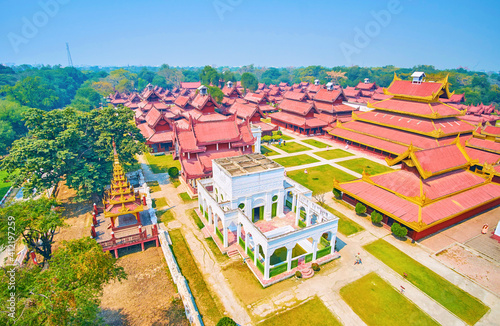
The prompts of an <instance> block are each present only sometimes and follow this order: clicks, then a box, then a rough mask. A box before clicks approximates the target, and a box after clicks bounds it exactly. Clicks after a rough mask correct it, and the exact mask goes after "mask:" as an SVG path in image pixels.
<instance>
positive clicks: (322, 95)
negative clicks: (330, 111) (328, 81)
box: [313, 88, 347, 103]
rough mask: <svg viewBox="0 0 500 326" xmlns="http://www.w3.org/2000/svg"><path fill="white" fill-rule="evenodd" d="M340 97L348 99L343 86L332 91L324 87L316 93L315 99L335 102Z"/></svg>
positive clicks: (344, 99) (343, 99)
mask: <svg viewBox="0 0 500 326" xmlns="http://www.w3.org/2000/svg"><path fill="white" fill-rule="evenodd" d="M339 98H340V99H342V101H347V99H346V98H345V96H344V92H343V91H342V89H341V88H340V89H334V90H331V91H329V90H327V89H326V88H322V89H320V90H319V91H318V92H317V93H316V95H314V97H313V100H314V101H321V102H327V103H333V102H335V101H336V100H337V99H339Z"/></svg>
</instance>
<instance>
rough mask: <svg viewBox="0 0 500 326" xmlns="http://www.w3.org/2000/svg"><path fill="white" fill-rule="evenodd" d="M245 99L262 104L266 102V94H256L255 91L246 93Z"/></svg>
mask: <svg viewBox="0 0 500 326" xmlns="http://www.w3.org/2000/svg"><path fill="white" fill-rule="evenodd" d="M244 99H245V100H247V101H249V102H252V103H256V104H261V103H262V104H264V103H266V102H267V95H266V94H265V93H261V94H257V93H247V95H245V97H244Z"/></svg>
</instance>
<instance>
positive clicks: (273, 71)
mask: <svg viewBox="0 0 500 326" xmlns="http://www.w3.org/2000/svg"><path fill="white" fill-rule="evenodd" d="M280 76H281V73H280V71H279V69H277V68H269V69H267V70H266V71H264V73H263V74H262V78H269V79H270V80H271V81H273V83H276V81H277V80H278V79H279V78H280Z"/></svg>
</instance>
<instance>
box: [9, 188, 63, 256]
mask: <svg viewBox="0 0 500 326" xmlns="http://www.w3.org/2000/svg"><path fill="white" fill-rule="evenodd" d="M13 221H14V223H12V222H13ZM12 225H15V227H14V228H11V227H10V226H12ZM63 225H64V221H63V219H62V218H61V209H59V208H57V203H56V201H55V200H54V199H48V198H45V197H42V198H40V199H36V200H26V201H20V202H17V203H15V204H13V205H10V206H7V207H5V208H2V209H0V230H1V234H0V244H2V245H6V244H7V243H8V240H9V238H10V237H11V236H12V237H14V238H15V239H17V238H18V237H20V236H22V237H23V239H24V241H26V244H27V245H28V247H29V248H30V250H34V251H36V252H37V253H38V254H40V255H41V256H42V257H43V258H44V261H43V263H44V264H47V263H48V261H49V260H50V258H51V256H52V242H53V239H54V234H55V233H56V231H57V230H58V229H59V228H60V227H62V226H63Z"/></svg>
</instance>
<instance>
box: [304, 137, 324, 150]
mask: <svg viewBox="0 0 500 326" xmlns="http://www.w3.org/2000/svg"><path fill="white" fill-rule="evenodd" d="M302 142H303V143H306V144H309V145H312V146H314V147H318V148H327V147H328V146H330V145H328V144H325V143H322V142H320V141H317V140H316V139H306V140H303V141H302Z"/></svg>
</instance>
